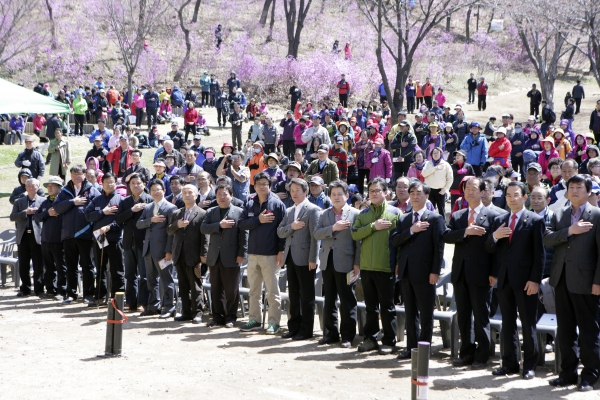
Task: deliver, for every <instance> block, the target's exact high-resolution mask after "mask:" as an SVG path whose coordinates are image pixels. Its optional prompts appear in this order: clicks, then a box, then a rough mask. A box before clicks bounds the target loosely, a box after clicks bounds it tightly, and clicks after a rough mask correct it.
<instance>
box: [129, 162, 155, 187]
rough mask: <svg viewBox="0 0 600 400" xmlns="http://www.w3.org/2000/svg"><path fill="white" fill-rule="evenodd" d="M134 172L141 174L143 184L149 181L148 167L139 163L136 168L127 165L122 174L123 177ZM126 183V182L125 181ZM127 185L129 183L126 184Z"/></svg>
mask: <svg viewBox="0 0 600 400" xmlns="http://www.w3.org/2000/svg"><path fill="white" fill-rule="evenodd" d="M134 172H137V173H138V174H140V175H142V176H143V177H144V178H143V179H144V184H148V182H149V181H150V177H151V176H152V175H150V170H148V168H146V167H144V166H142V164H141V163H140V164H139V165H138V166H137V168H136V170H135V171H134V170H133V167H131V166H130V167H129V168H127V169H126V170H125V173H124V174H123V179H124V178H126V177H128V176H129V175H131V174H133V173H134ZM126 184H127V183H126ZM127 186H128V187H129V185H127Z"/></svg>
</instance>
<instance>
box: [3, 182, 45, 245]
mask: <svg viewBox="0 0 600 400" xmlns="http://www.w3.org/2000/svg"><path fill="white" fill-rule="evenodd" d="M45 200H46V198H45V197H42V196H38V195H37V194H36V195H35V199H34V203H33V207H37V208H39V207H40V206H41V205H42V203H43V202H44V201H45ZM28 206H29V197H27V194H25V196H23V197H21V198H19V199H17V200H16V201H15V204H13V208H12V212H11V213H10V220H11V221H14V222H15V225H16V227H17V237H16V239H17V246H19V245H20V244H21V239H22V238H23V235H24V234H25V231H26V230H27V222H28V219H29V218H28V216H27V207H28ZM34 215H35V214H33V215H32V216H31V225H32V226H33V234H34V236H35V241H36V242H37V244H42V224H41V223H38V222H36V221H35V220H34V219H33V216H34Z"/></svg>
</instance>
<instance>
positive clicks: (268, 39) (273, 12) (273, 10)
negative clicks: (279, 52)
mask: <svg viewBox="0 0 600 400" xmlns="http://www.w3.org/2000/svg"><path fill="white" fill-rule="evenodd" d="M276 3H277V0H273V5H272V6H271V21H270V22H269V36H267V42H270V41H272V40H273V26H274V25H275V5H276Z"/></svg>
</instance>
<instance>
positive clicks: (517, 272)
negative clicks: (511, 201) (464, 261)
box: [485, 210, 546, 290]
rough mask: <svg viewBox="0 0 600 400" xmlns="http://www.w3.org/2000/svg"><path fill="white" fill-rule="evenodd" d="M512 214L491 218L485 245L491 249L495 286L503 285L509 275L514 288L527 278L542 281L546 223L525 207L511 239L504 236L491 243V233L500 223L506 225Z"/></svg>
mask: <svg viewBox="0 0 600 400" xmlns="http://www.w3.org/2000/svg"><path fill="white" fill-rule="evenodd" d="M511 215H512V213H510V212H509V213H506V214H502V215H500V216H498V217H496V218H495V219H494V224H493V225H492V234H491V235H490V236H489V237H488V239H487V241H486V242H485V248H486V250H487V251H489V252H490V253H494V260H495V262H494V271H493V276H495V277H497V278H498V289H502V288H503V287H504V284H505V281H506V280H507V279H508V282H509V283H510V286H511V287H512V288H513V289H514V290H523V289H524V288H525V284H526V283H527V281H531V282H535V283H540V282H541V281H542V272H543V271H544V260H545V258H546V250H545V249H544V243H543V238H544V231H545V230H546V226H545V224H544V219H543V218H542V217H540V216H539V215H537V214H536V213H534V212H531V211H527V210H525V211H524V212H523V214H522V215H521V218H519V220H518V221H517V224H516V226H515V231H514V233H513V236H512V240H511V242H510V243H509V242H508V238H504V239H500V240H498V241H497V242H496V243H494V238H493V236H492V235H493V233H494V232H495V231H496V230H497V229H498V227H499V226H500V225H502V224H503V223H504V226H508V227H509V226H510V218H511Z"/></svg>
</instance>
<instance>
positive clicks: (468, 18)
mask: <svg viewBox="0 0 600 400" xmlns="http://www.w3.org/2000/svg"><path fill="white" fill-rule="evenodd" d="M471 11H473V7H469V9H468V10H467V23H466V26H465V32H466V36H467V43H468V42H470V41H471V29H470V26H469V25H471Z"/></svg>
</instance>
